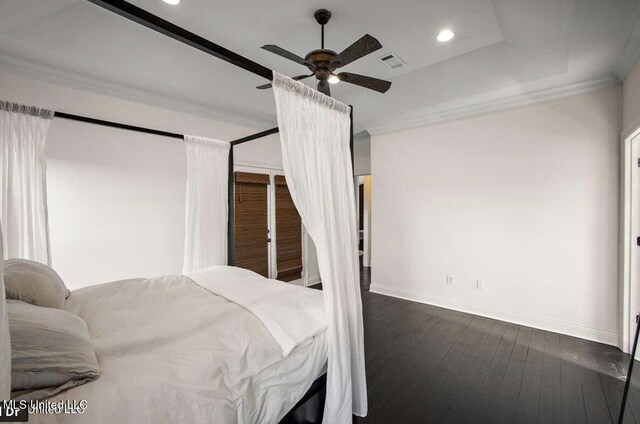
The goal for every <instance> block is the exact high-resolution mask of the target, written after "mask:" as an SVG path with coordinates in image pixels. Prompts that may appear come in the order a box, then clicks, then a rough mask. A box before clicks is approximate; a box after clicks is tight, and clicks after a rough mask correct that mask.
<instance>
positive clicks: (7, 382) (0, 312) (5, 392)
mask: <svg viewBox="0 0 640 424" xmlns="http://www.w3.org/2000/svg"><path fill="white" fill-rule="evenodd" d="M1 234H2V226H1V225H0V235H1ZM10 395H11V343H10V340H9V320H8V318H7V310H6V303H5V294H4V255H3V254H2V243H0V400H9V397H10Z"/></svg>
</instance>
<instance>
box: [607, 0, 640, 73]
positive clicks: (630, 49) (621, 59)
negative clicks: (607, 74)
mask: <svg viewBox="0 0 640 424" xmlns="http://www.w3.org/2000/svg"><path fill="white" fill-rule="evenodd" d="M634 15H635V25H634V26H633V28H632V29H631V33H630V34H629V37H628V38H627V41H626V42H625V44H624V47H623V48H622V52H620V56H618V59H617V60H616V63H615V65H614V68H613V73H614V74H615V76H616V77H617V78H618V81H620V83H623V82H624V81H625V80H626V79H627V76H628V75H629V73H630V72H631V70H632V69H633V67H634V66H635V64H636V63H638V61H639V60H640V6H638V7H637V8H636V11H635V14H634Z"/></svg>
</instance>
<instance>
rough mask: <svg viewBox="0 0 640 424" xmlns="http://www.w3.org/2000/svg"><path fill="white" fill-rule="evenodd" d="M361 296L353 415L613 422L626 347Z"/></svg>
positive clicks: (631, 406)
mask: <svg viewBox="0 0 640 424" xmlns="http://www.w3.org/2000/svg"><path fill="white" fill-rule="evenodd" d="M366 275H367V277H368V276H369V274H366ZM361 285H362V287H363V288H364V287H366V288H368V282H367V281H363V282H362V284H361ZM362 299H363V309H364V327H365V355H366V367H367V384H368V392H369V415H368V416H367V417H366V418H358V419H356V422H357V423H366V424H378V423H384V424H392V423H393V424H395V423H450V424H457V423H472V424H484V423H487V424H494V423H495V424H498V423H541V424H547V423H548V424H552V423H587V424H605V423H617V420H618V410H619V407H620V400H621V398H622V390H623V386H624V376H625V375H626V367H627V365H628V364H627V361H628V358H629V356H628V355H625V354H623V353H622V352H620V351H619V350H618V349H617V348H615V347H612V346H607V345H603V344H600V343H594V342H590V341H586V340H582V339H577V338H574V337H570V336H565V335H561V334H557V333H551V332H548V331H543V330H537V329H533V328H529V327H524V326H520V325H516V324H510V323H507V322H502V321H497V320H494V319H489V318H484V317H480V316H475V315H470V314H466V313H463V312H457V311H452V310H448V309H444V308H438V307H435V306H431V305H424V304H420V303H415V302H409V301H406V300H401V299H396V298H392V297H388V296H382V295H378V294H375V293H370V292H368V291H363V294H362ZM637 370H640V368H637ZM638 373H640V371H638ZM633 382H634V384H633V386H632V391H631V394H630V399H629V402H628V406H627V412H628V413H627V414H626V415H625V423H636V422H637V423H640V377H639V376H638V374H635V375H634V378H633Z"/></svg>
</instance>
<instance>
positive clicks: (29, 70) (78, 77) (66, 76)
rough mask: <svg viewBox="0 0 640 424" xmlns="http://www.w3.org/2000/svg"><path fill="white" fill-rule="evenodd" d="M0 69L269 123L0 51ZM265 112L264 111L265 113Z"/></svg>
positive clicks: (240, 121) (203, 113)
mask: <svg viewBox="0 0 640 424" xmlns="http://www.w3.org/2000/svg"><path fill="white" fill-rule="evenodd" d="M0 69H4V70H7V71H10V72H13V73H16V74H17V75H26V76H29V77H32V78H34V79H38V80H42V81H45V82H51V83H55V84H60V85H63V86H66V87H70V88H75V89H79V90H84V91H89V92H92V93H96V94H102V95H107V96H110V97H115V98H119V99H122V100H128V101H133V102H136V103H143V104H146V105H149V106H155V107H161V108H165V109H170V110H174V111H176V112H181V113H188V114H192V115H197V116H200V117H204V118H208V119H214V120H219V121H223V122H229V123H233V124H236V125H239V126H245V127H248V128H252V129H259V128H265V127H268V126H270V125H271V126H273V122H274V121H275V117H274V118H273V119H262V118H260V117H257V116H255V115H253V116H252V115H250V114H247V113H240V112H234V111H231V110H225V109H223V108H220V107H214V106H211V105H206V104H203V103H199V102H193V101H190V100H188V99H184V98H182V99H181V98H176V97H170V96H168V95H161V94H158V93H155V92H152V91H148V90H143V89H139V88H135V87H131V86H126V85H123V84H118V83H114V82H110V81H106V80H103V79H100V78H95V77H90V76H86V75H83V74H80V73H77V72H73V71H69V70H66V69H62V68H58V67H53V66H49V65H46V64H44V63H41V62H37V61H33V60H29V59H25V58H22V57H18V56H14V55H11V54H6V53H4V52H2V51H0ZM265 115H268V114H265Z"/></svg>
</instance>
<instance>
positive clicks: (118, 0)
mask: <svg viewBox="0 0 640 424" xmlns="http://www.w3.org/2000/svg"><path fill="white" fill-rule="evenodd" d="M87 1H89V2H91V3H93V4H95V5H97V6H100V7H102V8H104V9H107V10H109V11H111V12H113V13H115V14H117V15H120V16H122V17H124V18H126V19H128V20H130V21H132V22H136V23H138V24H140V25H143V26H145V27H147V28H149V29H151V30H154V31H156V32H159V33H161V34H164V35H166V36H167V37H170V38H173V39H174V40H176V41H178V42H180V43H183V44H186V45H188V46H191V47H193V48H196V49H198V50H200V51H202V52H204V53H207V54H209V55H211V56H215V57H217V58H218V59H221V60H224V61H225V62H228V63H230V64H232V65H235V66H237V67H239V68H242V69H244V70H246V71H249V72H251V73H253V74H256V75H258V76H260V77H263V78H265V79H267V80H269V81H271V80H273V71H272V70H271V69H269V68H267V67H265V66H262V65H260V64H259V63H256V62H254V61H252V60H251V59H248V58H246V57H244V56H241V55H239V54H238V53H235V52H233V51H231V50H229V49H226V48H224V47H222V46H221V45H219V44H216V43H214V42H212V41H209V40H207V39H205V38H202V37H200V36H199V35H196V34H194V33H192V32H190V31H187V30H186V29H184V28H182V27H179V26H177V25H175V24H172V23H171V22H169V21H166V20H164V19H162V18H160V17H159V16H156V15H154V14H152V13H149V12H147V11H146V10H144V9H141V8H139V7H137V6H135V5H133V4H131V3H128V2H126V1H124V0H87ZM350 109H351V112H350V121H351V129H350V138H349V147H350V150H351V166H352V169H353V166H354V162H353V107H352V106H350ZM54 116H55V117H57V118H63V119H70V120H74V121H79V122H85V123H89V124H96V125H103V126H108V127H113V128H120V129H124V130H129V131H137V132H141V133H146V134H154V135H158V136H162V137H170V138H176V139H181V140H182V139H184V135H183V134H177V133H172V132H167V131H162V130H157V129H152V128H144V127H139V126H135V125H129V124H123V123H119V122H113V121H106V120H102V119H96V118H90V117H87V116H81V115H75V114H71V113H65V112H58V111H56V112H55V115H54ZM278 132H279V129H278V127H275V128H271V129H268V130H265V131H261V132H259V133H256V134H252V135H248V136H246V137H242V138H239V139H237V140H234V141H232V142H231V149H230V150H229V199H228V201H229V204H228V230H227V237H228V240H227V251H228V264H229V265H233V264H234V262H235V261H234V250H235V237H234V232H235V231H234V230H235V201H234V188H235V186H234V178H233V147H234V146H237V145H239V144H242V143H247V142H249V141H252V140H257V139H260V138H262V137H266V136H268V135H271V134H276V133H278ZM326 382H327V375H326V374H323V375H322V376H320V377H319V378H318V379H317V380H315V381H314V382H313V384H312V385H311V387H310V388H309V390H308V391H307V393H305V395H304V396H303V398H302V399H301V400H300V401H299V402H298V403H297V404H296V405H295V406H294V407H293V408H292V409H291V411H289V413H288V414H287V415H286V416H285V417H284V418H283V419H282V420H281V421H280V424H296V423H301V422H305V423H313V422H318V423H319V422H321V421H322V412H323V409H324V400H325V393H326ZM303 409H306V411H304V417H302V418H301V417H300V416H299V415H301V414H299V413H300V412H302V410H303ZM310 413H311V416H313V418H312V419H311V420H310V419H309V415H310Z"/></svg>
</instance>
